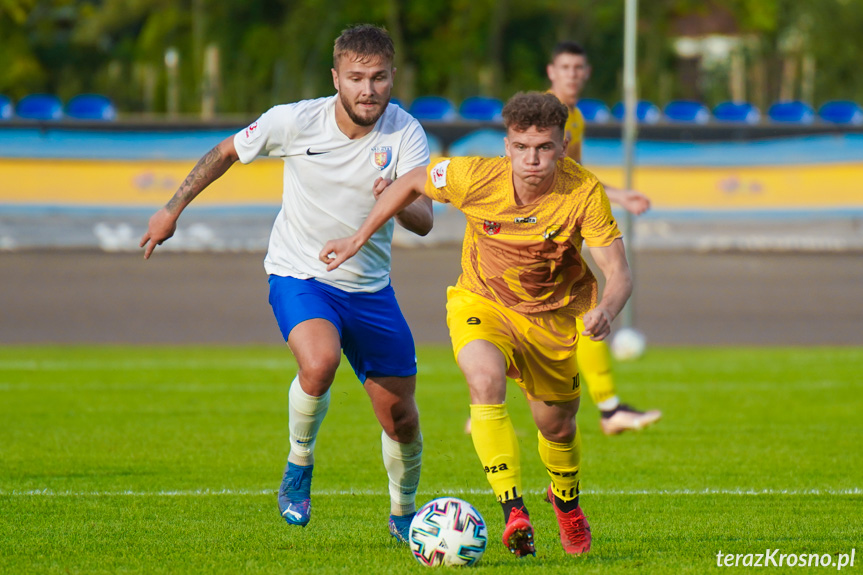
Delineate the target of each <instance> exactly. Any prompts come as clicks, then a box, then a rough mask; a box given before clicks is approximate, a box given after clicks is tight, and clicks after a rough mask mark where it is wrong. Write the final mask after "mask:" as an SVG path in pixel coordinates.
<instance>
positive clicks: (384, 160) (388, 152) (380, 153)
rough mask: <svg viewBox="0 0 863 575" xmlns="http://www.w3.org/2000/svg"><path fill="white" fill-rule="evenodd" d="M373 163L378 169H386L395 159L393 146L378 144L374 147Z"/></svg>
mask: <svg viewBox="0 0 863 575" xmlns="http://www.w3.org/2000/svg"><path fill="white" fill-rule="evenodd" d="M371 160H372V165H373V166H374V167H375V168H377V169H378V170H384V169H386V167H387V166H389V165H390V162H392V161H393V147H392V146H377V147H374V148H372V155H371Z"/></svg>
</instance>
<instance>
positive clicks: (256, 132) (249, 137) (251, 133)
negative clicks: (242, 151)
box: [244, 122, 261, 142]
mask: <svg viewBox="0 0 863 575" xmlns="http://www.w3.org/2000/svg"><path fill="white" fill-rule="evenodd" d="M244 135H245V137H246V141H247V142H254V141H255V140H257V139H258V136H260V135H261V129H260V128H259V127H258V123H257V122H255V123H254V124H252V125H251V126H249V127H248V128H246V129H245V131H244Z"/></svg>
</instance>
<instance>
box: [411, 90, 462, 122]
mask: <svg viewBox="0 0 863 575" xmlns="http://www.w3.org/2000/svg"><path fill="white" fill-rule="evenodd" d="M408 111H409V112H410V114H411V116H413V117H414V118H416V119H417V120H443V121H449V120H455V119H456V117H457V116H458V114H456V111H455V106H454V105H453V103H452V102H450V101H449V100H447V99H446V98H444V97H442V96H420V97H419V98H417V99H415V100H414V101H413V102H411V107H410V109H409V110H408Z"/></svg>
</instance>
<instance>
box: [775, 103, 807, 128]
mask: <svg viewBox="0 0 863 575" xmlns="http://www.w3.org/2000/svg"><path fill="white" fill-rule="evenodd" d="M767 117H768V118H770V120H771V121H772V122H778V123H783V124H811V123H812V122H814V121H815V110H813V109H812V106H810V105H809V104H807V103H806V102H801V101H799V100H788V101H786V102H776V103H774V104H773V105H772V106H770V108H768V109H767Z"/></svg>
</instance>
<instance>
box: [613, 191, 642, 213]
mask: <svg viewBox="0 0 863 575" xmlns="http://www.w3.org/2000/svg"><path fill="white" fill-rule="evenodd" d="M621 192H622V194H621V197H620V202H619V203H620V205H621V206H623V208H624V209H625V210H626V211H627V212H630V213H632V214H634V215H636V216H640V215H641V214H643V213H644V212H646V211H647V210H649V209H650V198H648V197H647V196H645V195H644V194H642V193H641V192H637V191H635V190H621Z"/></svg>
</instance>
